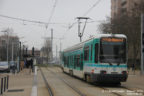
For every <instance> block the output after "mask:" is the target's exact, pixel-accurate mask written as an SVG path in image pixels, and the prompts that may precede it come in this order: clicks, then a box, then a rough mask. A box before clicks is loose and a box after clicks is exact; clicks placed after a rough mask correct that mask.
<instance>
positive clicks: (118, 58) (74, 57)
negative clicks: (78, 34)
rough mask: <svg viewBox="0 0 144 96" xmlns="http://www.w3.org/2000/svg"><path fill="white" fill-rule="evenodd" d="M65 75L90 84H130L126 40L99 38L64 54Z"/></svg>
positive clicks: (98, 36)
mask: <svg viewBox="0 0 144 96" xmlns="http://www.w3.org/2000/svg"><path fill="white" fill-rule="evenodd" d="M61 63H62V69H63V72H66V73H68V74H69V75H74V76H76V77H79V78H81V79H84V80H86V81H87V82H98V83H102V82H108V83H120V82H125V81H126V80H127V77H128V74H127V37H126V36H125V35H123V34H99V35H97V36H95V37H94V38H91V39H89V40H86V41H84V42H81V43H79V44H76V45H74V46H72V47H69V48H67V49H65V50H63V51H62V52H61Z"/></svg>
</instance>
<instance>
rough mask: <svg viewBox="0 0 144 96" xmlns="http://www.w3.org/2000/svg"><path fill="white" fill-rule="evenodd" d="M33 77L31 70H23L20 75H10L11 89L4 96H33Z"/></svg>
mask: <svg viewBox="0 0 144 96" xmlns="http://www.w3.org/2000/svg"><path fill="white" fill-rule="evenodd" d="M33 77H34V76H33V73H31V74H30V73H29V69H23V70H22V71H21V72H20V73H18V74H10V75H9V88H8V90H7V92H5V93H4V94H3V96H31V91H32V85H33Z"/></svg>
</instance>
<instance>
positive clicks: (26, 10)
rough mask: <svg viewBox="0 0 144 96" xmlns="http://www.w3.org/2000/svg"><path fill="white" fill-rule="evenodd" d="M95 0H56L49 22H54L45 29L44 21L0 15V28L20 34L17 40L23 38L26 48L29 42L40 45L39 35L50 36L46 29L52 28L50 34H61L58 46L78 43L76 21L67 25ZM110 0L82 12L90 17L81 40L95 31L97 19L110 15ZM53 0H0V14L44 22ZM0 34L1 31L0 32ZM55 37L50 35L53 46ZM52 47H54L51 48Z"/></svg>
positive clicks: (41, 42) (97, 23) (102, 0)
mask: <svg viewBox="0 0 144 96" xmlns="http://www.w3.org/2000/svg"><path fill="white" fill-rule="evenodd" d="M97 1H98V0H57V4H56V6H55V11H54V13H53V16H52V19H51V22H53V23H58V24H50V25H49V27H48V29H47V30H46V28H45V25H44V24H36V23H30V22H23V21H18V20H12V19H7V18H3V17H0V31H1V30H2V29H3V28H7V27H10V28H13V29H14V33H15V34H17V35H18V36H19V37H24V38H22V39H21V40H22V41H27V43H26V44H27V45H28V46H29V49H30V48H31V47H32V46H35V47H36V48H38V49H40V48H41V47H42V45H43V41H44V40H43V37H50V33H51V32H50V29H51V28H53V29H54V38H64V39H63V40H62V49H64V48H67V47H69V46H72V45H74V44H76V43H79V38H78V36H77V35H78V34H77V32H78V29H77V24H75V25H74V26H73V27H72V28H71V29H70V30H67V29H68V26H69V25H71V24H72V23H74V22H76V21H77V20H76V19H75V18H76V17H79V16H84V14H85V13H86V12H87V11H88V9H90V8H91V7H92V6H93V5H94V4H95V3H96V2H97ZM110 1H111V0H101V1H100V2H99V4H98V5H97V6H96V7H94V8H93V9H92V10H91V11H90V12H89V13H88V14H87V15H86V16H87V17H90V18H91V20H89V21H96V22H93V23H87V26H86V30H85V33H84V36H83V40H86V39H88V38H89V37H90V35H96V34H98V33H99V31H98V25H99V24H100V21H102V20H105V19H106V17H107V16H110V7H111V3H110ZM54 3H55V0H0V15H6V16H11V17H16V18H22V19H28V20H34V21H42V22H48V21H49V18H50V16H51V11H52V8H53V7H54ZM0 34H2V33H0ZM59 43H60V40H59V39H54V44H53V46H54V48H55V46H56V45H58V47H59V45H60V44H59ZM53 50H55V49H53Z"/></svg>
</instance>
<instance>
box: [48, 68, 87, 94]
mask: <svg viewBox="0 0 144 96" xmlns="http://www.w3.org/2000/svg"><path fill="white" fill-rule="evenodd" d="M47 70H48V71H50V72H51V73H52V74H54V75H55V76H56V77H57V78H58V79H60V80H62V81H63V82H64V83H65V84H66V85H67V86H69V87H70V88H71V89H73V90H74V91H75V92H76V93H78V94H79V95H80V96H86V95H85V94H83V93H82V92H81V91H80V90H78V89H77V88H76V87H74V86H72V85H71V84H70V83H69V82H67V81H66V80H64V79H63V78H61V77H60V76H58V75H57V74H56V73H55V72H53V71H51V70H49V69H48V68H47Z"/></svg>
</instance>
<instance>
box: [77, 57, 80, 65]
mask: <svg viewBox="0 0 144 96" xmlns="http://www.w3.org/2000/svg"><path fill="white" fill-rule="evenodd" d="M76 65H77V67H80V55H77V57H76Z"/></svg>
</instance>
